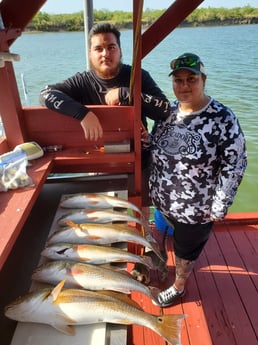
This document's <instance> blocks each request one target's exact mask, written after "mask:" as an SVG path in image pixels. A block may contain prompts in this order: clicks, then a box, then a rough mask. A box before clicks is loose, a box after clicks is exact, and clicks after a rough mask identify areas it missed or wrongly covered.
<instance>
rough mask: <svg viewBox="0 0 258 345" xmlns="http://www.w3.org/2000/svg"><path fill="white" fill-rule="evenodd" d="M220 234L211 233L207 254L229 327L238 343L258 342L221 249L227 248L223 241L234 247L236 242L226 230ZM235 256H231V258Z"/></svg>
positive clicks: (239, 344) (232, 264)
mask: <svg viewBox="0 0 258 345" xmlns="http://www.w3.org/2000/svg"><path fill="white" fill-rule="evenodd" d="M219 234H220V232H218V233H217V234H216V232H215V231H214V232H213V234H212V235H211V237H210V239H209V241H208V243H207V245H206V254H207V256H208V260H209V262H210V265H211V266H212V270H214V272H213V276H214V279H215V283H216V285H217V289H218V292H219V294H220V296H221V300H222V303H223V305H224V308H225V315H227V318H228V320H229V324H228V327H229V329H230V328H231V330H232V334H233V336H234V337H235V343H236V344H237V345H241V344H245V343H246V344H256V341H257V339H256V337H255V334H254V331H253V330H252V329H251V327H250V320H249V318H248V315H247V313H246V310H245V308H244V306H243V304H242V301H241V300H240V298H239V292H238V290H237V288H236V285H235V283H234V280H233V278H232V276H231V274H230V270H229V268H228V264H227V262H226V261H225V257H224V253H223V252H222V251H221V247H223V248H224V249H225V247H224V246H223V243H225V242H226V241H228V243H227V247H230V248H231V247H234V243H233V242H232V241H230V236H229V235H228V233H227V232H226V231H225V232H224V233H223V236H222V237H221V236H219ZM229 241H230V243H229ZM233 257H234V256H231V258H233ZM230 265H231V266H234V261H232V262H230Z"/></svg>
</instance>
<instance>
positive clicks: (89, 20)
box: [83, 0, 93, 70]
mask: <svg viewBox="0 0 258 345" xmlns="http://www.w3.org/2000/svg"><path fill="white" fill-rule="evenodd" d="M83 8H84V11H83V12H84V35H85V57H86V69H87V70H88V69H89V68H90V67H89V66H90V64H89V47H88V33H89V31H90V29H91V28H92V26H93V0H83Z"/></svg>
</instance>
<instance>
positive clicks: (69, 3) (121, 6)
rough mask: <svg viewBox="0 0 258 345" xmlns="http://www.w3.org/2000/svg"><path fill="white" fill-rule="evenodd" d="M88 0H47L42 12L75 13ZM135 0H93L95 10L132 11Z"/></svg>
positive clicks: (153, 5)
mask: <svg viewBox="0 0 258 345" xmlns="http://www.w3.org/2000/svg"><path fill="white" fill-rule="evenodd" d="M85 1H87V0H47V1H46V4H45V5H44V6H42V7H41V9H40V11H41V12H47V13H49V14H58V13H75V12H80V11H82V10H83V8H84V4H85ZM172 3H173V0H158V1H157V0H144V10H145V9H146V8H148V9H152V10H154V9H164V8H167V7H169V6H170V5H171V4H172ZM132 4H133V0H108V1H107V0H93V8H94V9H95V10H103V9H106V10H109V11H115V10H118V11H126V12H127V11H131V10H132ZM246 5H250V6H251V7H258V0H204V1H203V3H202V4H201V5H200V6H199V7H227V8H232V7H243V6H246Z"/></svg>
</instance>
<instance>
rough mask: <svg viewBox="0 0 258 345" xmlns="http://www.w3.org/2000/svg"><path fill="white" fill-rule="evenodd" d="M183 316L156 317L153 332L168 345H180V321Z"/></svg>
mask: <svg viewBox="0 0 258 345" xmlns="http://www.w3.org/2000/svg"><path fill="white" fill-rule="evenodd" d="M185 317H186V315H184V314H167V315H160V316H157V317H156V327H155V329H154V330H155V331H156V332H157V333H159V334H160V335H161V336H162V337H163V338H164V339H165V340H166V341H167V342H169V343H170V344H177V345H180V344H181V321H182V319H184V318H185Z"/></svg>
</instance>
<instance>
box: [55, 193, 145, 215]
mask: <svg viewBox="0 0 258 345" xmlns="http://www.w3.org/2000/svg"><path fill="white" fill-rule="evenodd" d="M60 206H61V207H63V208H79V209H80V208H87V209H90V208H97V209H110V208H126V209H131V210H134V211H136V212H138V213H139V214H140V215H142V211H141V210H140V209H139V208H138V207H137V206H136V205H134V204H133V203H131V202H129V201H127V200H124V199H121V198H118V197H115V196H110V195H106V194H97V193H79V194H75V195H72V196H67V197H65V198H64V200H62V201H61V203H60Z"/></svg>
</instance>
